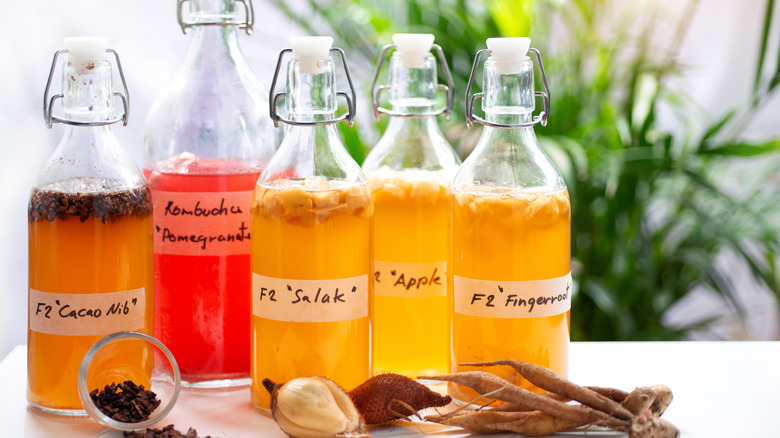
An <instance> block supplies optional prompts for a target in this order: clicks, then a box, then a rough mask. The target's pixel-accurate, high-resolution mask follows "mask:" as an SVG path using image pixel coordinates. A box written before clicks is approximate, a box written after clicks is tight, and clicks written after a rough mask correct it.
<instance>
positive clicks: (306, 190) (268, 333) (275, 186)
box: [251, 178, 373, 410]
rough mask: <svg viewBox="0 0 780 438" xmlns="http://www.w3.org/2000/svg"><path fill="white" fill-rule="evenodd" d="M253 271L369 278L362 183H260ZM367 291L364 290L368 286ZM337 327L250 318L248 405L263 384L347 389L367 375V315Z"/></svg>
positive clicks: (259, 399)
mask: <svg viewBox="0 0 780 438" xmlns="http://www.w3.org/2000/svg"><path fill="white" fill-rule="evenodd" d="M252 209H253V210H252V228H251V233H252V235H253V236H263V237H262V239H253V240H252V272H253V273H255V274H259V275H262V276H266V277H273V278H279V279H302V280H327V279H340V278H352V277H357V276H362V275H365V276H368V275H369V274H370V271H371V256H370V255H371V251H370V244H371V239H370V235H371V225H372V224H371V217H372V215H373V206H372V203H371V199H370V194H369V192H368V189H367V187H366V186H365V185H364V184H355V183H348V182H343V181H342V182H339V181H328V180H324V179H319V178H307V179H305V180H302V181H290V180H281V181H275V182H273V183H270V184H268V185H262V184H258V186H257V188H256V189H255V196H254V201H253V207H252ZM368 280H369V279H368V278H367V288H369V291H368V292H370V285H371V283H370V281H368ZM365 314H366V316H365V317H361V318H356V319H351V320H345V321H335V322H289V321H276V320H271V319H266V318H261V317H259V316H256V315H252V330H251V333H252V339H251V346H252V354H251V356H252V369H251V371H252V388H251V392H252V402H253V404H254V405H255V406H256V407H258V408H260V409H263V410H268V409H269V407H270V395H269V394H268V391H266V390H265V388H264V387H263V385H262V384H261V381H262V380H263V379H264V378H270V379H271V380H273V381H275V382H286V381H288V380H291V379H293V378H295V377H301V376H323V377H327V378H329V379H331V380H333V381H335V382H336V383H338V384H339V385H341V386H342V387H344V388H345V389H347V390H349V389H351V388H354V387H356V386H357V385H359V384H360V383H362V382H363V381H365V380H366V379H367V378H368V376H369V372H370V363H369V317H368V308H366V313H365Z"/></svg>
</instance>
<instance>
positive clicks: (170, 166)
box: [144, 0, 277, 387]
mask: <svg viewBox="0 0 780 438" xmlns="http://www.w3.org/2000/svg"><path fill="white" fill-rule="evenodd" d="M185 2H186V3H189V7H190V8H189V9H190V10H189V13H186V12H185V11H183V7H184V3H185ZM237 5H239V8H238V9H239V10H243V12H241V13H236V9H237ZM240 6H243V7H240ZM252 11H253V10H252V4H251V0H239V1H236V0H189V1H186V0H179V1H178V17H179V24H180V25H181V27H182V30H183V31H184V32H185V33H189V34H190V35H191V36H190V38H191V42H190V46H189V49H188V51H187V55H186V58H185V60H184V65H183V66H182V68H181V70H180V71H179V73H178V75H177V76H176V78H175V79H174V81H173V82H172V83H171V84H170V85H169V86H168V87H167V88H166V89H165V90H164V91H163V92H162V93H161V94H160V95H159V96H158V97H157V99H156V100H155V102H154V105H153V106H152V109H151V111H150V113H149V116H148V118H147V120H146V129H145V135H144V143H145V156H144V174H145V176H146V178H147V180H148V183H149V186H150V188H151V191H152V200H153V203H154V261H155V286H156V288H157V291H158V292H157V297H156V308H155V315H156V323H155V333H156V337H157V338H158V339H160V340H161V341H162V342H163V343H165V344H166V345H167V346H168V347H169V348H170V350H171V351H172V352H173V354H174V356H175V357H176V360H177V361H178V364H179V367H180V369H181V375H182V382H183V383H184V384H185V385H188V386H194V387H225V386H236V385H241V384H246V383H248V382H249V348H248V347H249V333H250V330H249V315H250V278H251V276H250V267H249V252H250V244H249V239H250V238H255V239H256V238H259V237H258V236H251V235H250V232H249V208H250V203H251V198H252V190H253V189H254V186H255V184H256V182H257V179H258V176H259V175H260V172H261V171H262V170H263V167H264V165H265V163H266V162H267V161H268V160H269V159H270V157H271V155H272V154H273V151H274V147H275V145H276V143H277V134H276V133H275V131H274V129H273V124H272V122H271V119H270V118H269V117H268V100H267V96H268V92H267V91H266V90H265V89H264V87H263V86H262V85H261V84H260V83H259V81H258V80H257V79H256V78H255V76H254V75H253V74H252V72H251V71H250V69H249V66H248V65H247V63H246V60H245V59H244V57H243V55H242V53H241V50H240V49H239V46H238V31H239V29H240V28H241V29H245V30H246V32H247V33H251V29H252V22H253V12H252Z"/></svg>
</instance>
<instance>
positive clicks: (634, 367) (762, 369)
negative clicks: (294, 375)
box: [0, 342, 780, 438]
mask: <svg viewBox="0 0 780 438" xmlns="http://www.w3.org/2000/svg"><path fill="white" fill-rule="evenodd" d="M570 352H571V354H570V363H569V378H570V380H572V381H574V382H576V383H579V384H582V385H597V386H610V387H615V388H620V389H624V390H631V389H633V388H634V387H636V386H645V385H652V384H657V383H662V384H665V385H668V386H669V387H670V388H671V389H672V391H673V392H674V401H673V402H672V404H671V406H670V407H669V409H668V410H667V411H666V414H664V418H665V419H667V420H668V421H670V422H672V423H673V424H675V425H676V426H677V427H678V428H679V429H680V431H681V432H682V436H683V437H692V438H694V437H695V438H699V437H701V438H704V437H707V438H711V437H751V438H756V437H767V438H769V437H773V438H776V437H780V412H778V411H780V397H778V394H780V342H647V343H641V342H603V343H602V342H582V343H572V344H571V349H570ZM25 385H26V349H25V347H23V346H20V347H16V348H15V349H14V350H13V351H12V352H11V353H10V354H9V355H8V356H7V357H6V358H5V359H3V361H2V362H0V420H2V431H1V432H0V434H2V436H4V437H30V438H37V437H63V438H70V437H98V436H100V437H101V438H107V437H111V438H113V437H119V436H121V433H117V432H114V431H107V430H105V429H103V428H102V427H101V426H100V425H98V424H97V423H94V422H92V421H91V420H89V419H85V418H81V419H74V418H62V417H57V416H52V415H45V414H41V413H39V412H38V411H36V410H35V409H33V408H29V407H28V406H27V402H26V399H25ZM170 423H173V424H174V425H175V426H176V428H177V429H179V430H181V431H186V430H187V428H188V427H194V428H195V429H197V430H198V433H199V434H200V436H205V435H212V436H218V437H221V438H244V437H246V438H249V437H252V438H257V437H278V438H282V437H284V436H285V435H284V434H283V433H282V432H281V431H280V430H279V428H278V427H277V426H276V424H275V423H274V422H273V420H272V419H270V418H268V417H265V416H264V415H262V414H260V413H259V412H257V411H255V410H253V409H252V405H251V403H250V401H249V389H248V388H243V389H239V390H232V391H225V392H195V391H187V390H182V392H181V394H180V396H179V400H178V402H177V404H176V406H175V407H174V408H173V410H172V411H171V413H170V414H169V416H168V417H166V418H165V419H163V420H162V422H160V423H159V424H158V425H157V426H158V427H162V426H164V425H166V424H170ZM371 433H372V435H373V436H377V437H381V436H407V437H410V436H426V435H427V436H447V437H466V436H473V435H470V434H468V433H467V432H465V431H463V430H462V429H457V428H449V427H443V426H440V425H437V424H429V423H414V424H412V425H410V426H383V427H374V428H372V429H371ZM491 436H493V437H502V436H513V435H510V434H499V435H491ZM556 436H562V437H564V436H565V437H572V436H583V437H591V438H595V437H604V436H609V437H622V436H624V435H623V434H617V433H611V432H604V433H602V432H593V431H591V432H577V433H566V434H560V435H556Z"/></svg>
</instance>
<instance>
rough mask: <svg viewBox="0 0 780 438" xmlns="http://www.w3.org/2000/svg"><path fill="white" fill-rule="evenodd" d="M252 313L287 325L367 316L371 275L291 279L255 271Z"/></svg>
mask: <svg viewBox="0 0 780 438" xmlns="http://www.w3.org/2000/svg"><path fill="white" fill-rule="evenodd" d="M252 314H253V315H255V316H259V317H261V318H265V319H271V320H274V321H288V322H336V321H348V320H351V319H357V318H363V317H366V316H368V275H361V276H358V277H352V278H337V279H332V280H292V279H284V278H274V277H265V276H262V275H259V274H256V273H254V272H253V273H252Z"/></svg>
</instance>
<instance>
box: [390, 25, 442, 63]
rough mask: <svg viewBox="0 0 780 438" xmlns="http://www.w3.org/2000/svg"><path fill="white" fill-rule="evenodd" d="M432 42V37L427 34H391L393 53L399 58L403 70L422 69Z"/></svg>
mask: <svg viewBox="0 0 780 438" xmlns="http://www.w3.org/2000/svg"><path fill="white" fill-rule="evenodd" d="M433 40H434V36H433V35H432V34H429V33H396V34H393V44H395V53H396V54H397V55H399V56H401V65H402V66H403V67H404V68H423V67H424V66H425V57H426V56H428V53H429V52H430V51H431V46H432V45H433Z"/></svg>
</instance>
